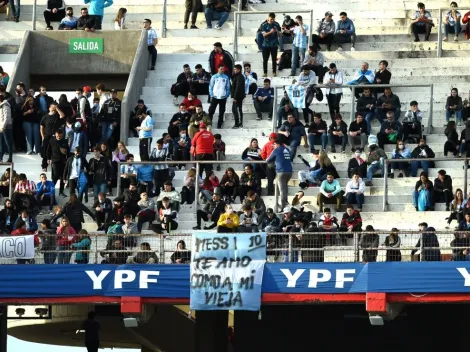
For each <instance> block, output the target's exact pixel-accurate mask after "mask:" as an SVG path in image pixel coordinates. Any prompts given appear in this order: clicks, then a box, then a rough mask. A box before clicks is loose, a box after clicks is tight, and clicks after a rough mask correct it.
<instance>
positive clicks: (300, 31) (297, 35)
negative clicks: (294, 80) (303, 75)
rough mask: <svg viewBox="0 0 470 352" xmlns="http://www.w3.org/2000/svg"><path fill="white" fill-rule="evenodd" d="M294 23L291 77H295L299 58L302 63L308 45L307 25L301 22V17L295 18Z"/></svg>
mask: <svg viewBox="0 0 470 352" xmlns="http://www.w3.org/2000/svg"><path fill="white" fill-rule="evenodd" d="M295 23H296V24H297V26H296V27H295V28H294V41H293V42H292V64H291V76H295V72H296V70H297V66H298V65H299V56H300V62H303V61H304V58H305V51H306V50H307V43H308V36H307V33H308V25H306V24H305V23H304V22H303V19H302V16H300V15H298V16H296V17H295Z"/></svg>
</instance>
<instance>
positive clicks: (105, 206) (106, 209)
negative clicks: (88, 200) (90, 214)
mask: <svg viewBox="0 0 470 352" xmlns="http://www.w3.org/2000/svg"><path fill="white" fill-rule="evenodd" d="M96 207H101V211H100V213H103V214H105V221H104V222H105V223H106V224H109V223H111V212H112V211H113V202H111V199H109V198H105V199H104V202H103V203H100V201H99V200H96V201H95V202H94V203H93V206H92V208H93V211H94V212H95V214H96V213H97V211H96Z"/></svg>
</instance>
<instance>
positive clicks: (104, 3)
mask: <svg viewBox="0 0 470 352" xmlns="http://www.w3.org/2000/svg"><path fill="white" fill-rule="evenodd" d="M85 4H90V7H89V8H88V13H89V14H90V15H93V16H95V15H96V16H101V17H103V16H104V8H105V7H109V6H111V5H112V4H113V0H85Z"/></svg>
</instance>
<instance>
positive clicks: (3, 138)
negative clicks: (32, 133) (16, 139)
mask: <svg viewBox="0 0 470 352" xmlns="http://www.w3.org/2000/svg"><path fill="white" fill-rule="evenodd" d="M5 149H6V152H7V153H8V161H13V130H12V129H11V128H5V129H4V130H3V132H0V162H1V161H3V155H4V154H5Z"/></svg>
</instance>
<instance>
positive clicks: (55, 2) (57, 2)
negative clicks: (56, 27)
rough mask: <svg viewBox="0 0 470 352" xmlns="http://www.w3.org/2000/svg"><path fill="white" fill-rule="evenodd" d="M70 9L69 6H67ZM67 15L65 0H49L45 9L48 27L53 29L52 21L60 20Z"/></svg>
mask: <svg viewBox="0 0 470 352" xmlns="http://www.w3.org/2000/svg"><path fill="white" fill-rule="evenodd" d="M67 10H68V8H67ZM64 17H65V2H64V0H47V7H46V10H45V11H44V20H45V21H46V29H49V30H51V29H53V28H52V26H51V22H60V20H61V19H62V18H64Z"/></svg>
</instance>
